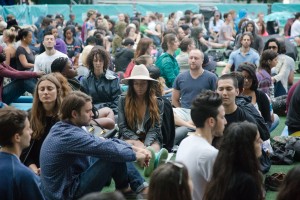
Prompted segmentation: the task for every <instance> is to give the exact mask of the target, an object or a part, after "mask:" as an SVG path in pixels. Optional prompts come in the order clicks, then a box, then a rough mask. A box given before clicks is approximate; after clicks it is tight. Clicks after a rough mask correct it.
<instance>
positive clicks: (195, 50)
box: [190, 49, 204, 59]
mask: <svg viewBox="0 0 300 200" xmlns="http://www.w3.org/2000/svg"><path fill="white" fill-rule="evenodd" d="M192 52H193V53H195V54H197V55H200V56H201V58H202V59H203V58H204V54H203V52H202V51H200V50H199V49H193V50H191V52H190V53H192Z"/></svg>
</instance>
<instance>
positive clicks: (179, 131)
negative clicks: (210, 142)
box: [174, 126, 195, 145]
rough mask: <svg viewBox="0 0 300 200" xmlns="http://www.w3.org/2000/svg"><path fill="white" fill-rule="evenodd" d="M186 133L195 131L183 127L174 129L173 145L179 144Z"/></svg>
mask: <svg viewBox="0 0 300 200" xmlns="http://www.w3.org/2000/svg"><path fill="white" fill-rule="evenodd" d="M188 132H195V130H194V129H191V128H188V127H185V126H180V127H176V129H175V139H174V145H179V144H180V142H181V141H182V140H183V139H184V138H185V137H186V136H187V134H188Z"/></svg>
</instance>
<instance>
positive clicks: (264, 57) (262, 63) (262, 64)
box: [258, 49, 278, 75]
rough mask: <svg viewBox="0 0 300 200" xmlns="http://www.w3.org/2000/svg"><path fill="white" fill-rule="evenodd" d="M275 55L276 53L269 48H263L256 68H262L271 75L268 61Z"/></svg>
mask: <svg viewBox="0 0 300 200" xmlns="http://www.w3.org/2000/svg"><path fill="white" fill-rule="evenodd" d="M277 56H278V54H277V53H276V52H274V51H273V50H271V49H267V50H264V51H263V52H262V54H261V57H260V60H259V67H258V69H264V70H266V71H267V72H268V73H269V74H270V75H271V66H270V64H269V61H272V60H273V59H275V58H276V57H277Z"/></svg>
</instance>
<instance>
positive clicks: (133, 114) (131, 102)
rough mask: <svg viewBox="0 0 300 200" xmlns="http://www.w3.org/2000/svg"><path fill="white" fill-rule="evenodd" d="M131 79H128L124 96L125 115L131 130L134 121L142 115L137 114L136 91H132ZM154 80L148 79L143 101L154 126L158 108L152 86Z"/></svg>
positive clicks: (157, 116) (157, 117) (139, 119)
mask: <svg viewBox="0 0 300 200" xmlns="http://www.w3.org/2000/svg"><path fill="white" fill-rule="evenodd" d="M133 83H134V81H133V80H129V82H128V91H127V94H126V97H125V117H126V120H127V124H128V126H129V127H130V128H131V129H132V130H133V129H134V127H135V125H136V121H137V120H138V121H139V122H140V121H142V119H143V117H144V116H139V112H138V110H139V105H138V103H137V101H136V93H135V91H134V87H133ZM154 84H155V83H154V82H153V81H148V89H147V92H146V94H145V101H146V105H147V106H148V109H149V113H150V119H151V125H152V127H154V124H155V122H157V121H158V122H159V115H160V113H159V108H158V105H157V100H156V95H155V94H156V93H155V92H156V90H155V87H154Z"/></svg>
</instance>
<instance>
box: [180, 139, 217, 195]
mask: <svg viewBox="0 0 300 200" xmlns="http://www.w3.org/2000/svg"><path fill="white" fill-rule="evenodd" d="M218 152H219V151H218V150H217V149H216V148H215V147H213V146H212V145H211V144H209V143H208V142H207V140H205V139H204V138H202V137H201V136H197V135H191V136H189V137H187V138H185V139H184V140H182V142H181V143H180V146H179V148H178V151H177V154H176V161H179V162H182V163H183V164H185V165H186V167H187V169H188V172H189V176H190V177H191V179H192V181H193V185H194V187H193V188H194V189H193V200H201V199H202V198H203V195H204V191H205V187H206V185H207V182H208V181H209V180H210V179H211V176H212V171H213V166H214V163H215V159H216V157H217V155H218Z"/></svg>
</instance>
